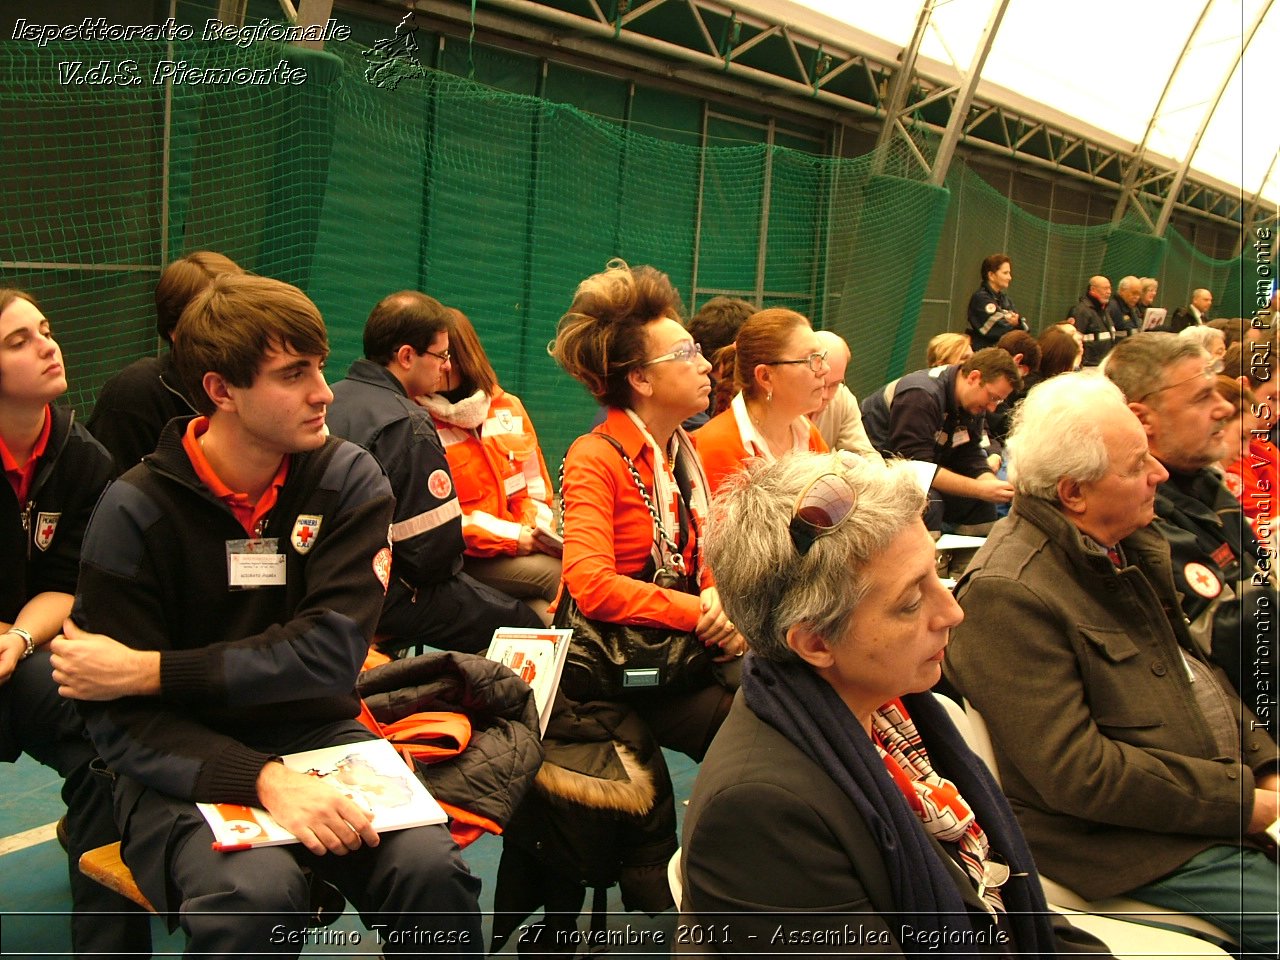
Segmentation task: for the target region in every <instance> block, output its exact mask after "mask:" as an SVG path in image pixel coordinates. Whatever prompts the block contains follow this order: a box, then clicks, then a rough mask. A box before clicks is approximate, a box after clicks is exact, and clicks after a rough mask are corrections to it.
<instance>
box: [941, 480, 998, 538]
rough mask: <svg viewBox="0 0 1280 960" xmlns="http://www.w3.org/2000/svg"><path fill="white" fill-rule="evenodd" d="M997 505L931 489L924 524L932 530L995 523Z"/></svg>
mask: <svg viewBox="0 0 1280 960" xmlns="http://www.w3.org/2000/svg"><path fill="white" fill-rule="evenodd" d="M995 520H996V505H995V504H994V503H988V502H987V501H985V500H976V499H974V498H973V497H953V496H949V495H948V494H945V493H939V492H938V491H937V490H930V491H929V505H928V507H926V508H925V511H924V525H925V526H926V527H927V528H928V529H930V530H935V531H936V530H943V529H951V530H954V529H955V528H956V527H964V526H974V525H976V524H980V523H995Z"/></svg>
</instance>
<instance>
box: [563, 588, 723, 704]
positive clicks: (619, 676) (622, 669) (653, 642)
mask: <svg viewBox="0 0 1280 960" xmlns="http://www.w3.org/2000/svg"><path fill="white" fill-rule="evenodd" d="M552 626H555V627H559V628H562V629H571V630H573V641H572V643H570V644H569V653H568V657H567V659H566V660H565V664H564V674H563V676H562V677H561V679H560V689H562V690H563V691H564V692H565V695H566V696H568V697H569V698H570V699H572V700H576V701H578V702H579V703H581V702H583V701H586V700H618V699H622V698H624V697H627V696H629V695H632V694H636V693H642V692H644V691H652V690H664V691H669V692H680V691H687V690H697V689H699V688H701V687H705V686H707V685H708V684H710V683H712V682H713V678H714V674H713V670H712V668H713V666H714V663H713V661H712V659H711V653H710V652H709V651H708V649H707V647H705V646H704V645H703V643H702V641H701V640H699V639H698V636H697V634H695V633H694V632H693V631H691V630H673V629H671V628H669V627H639V626H635V625H633V624H626V623H607V622H604V621H601V620H592V619H591V618H590V617H588V616H586V615H585V614H583V612H582V611H581V610H580V609H579V608H578V603H577V601H576V600H574V599H573V597H572V595H570V593H569V591H568V590H567V589H566V590H562V591H561V593H560V606H558V607H557V608H556V615H555V620H554V621H553V622H552Z"/></svg>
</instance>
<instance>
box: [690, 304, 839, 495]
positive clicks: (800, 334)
mask: <svg viewBox="0 0 1280 960" xmlns="http://www.w3.org/2000/svg"><path fill="white" fill-rule="evenodd" d="M734 349H735V359H734V383H735V384H736V385H737V388H738V391H739V393H738V395H737V396H736V397H734V398H733V403H731V404H730V406H729V409H728V410H726V411H724V412H723V413H720V414H717V415H716V416H715V417H713V418H712V419H711V422H709V423H708V424H707V425H706V426H705V427H703V428H702V429H700V430H699V431H698V434H697V444H698V453H699V455H700V456H701V457H702V463H703V465H704V466H705V467H706V470H707V481H708V483H710V484H711V490H712V492H714V491H715V490H717V489H718V488H719V487H720V484H721V482H722V481H723V480H724V478H725V477H726V476H728V475H729V474H730V473H734V472H736V471H738V470H741V469H742V465H743V461H745V460H748V459H750V458H752V457H760V458H761V459H763V460H768V461H772V460H774V459H776V458H778V457H780V456H782V455H783V454H785V453H790V452H792V451H814V452H825V451H826V449H827V445H826V443H825V442H824V441H823V439H822V434H821V433H819V432H818V428H817V427H815V426H814V425H813V424H812V423H811V422H810V421H809V419H808V417H807V416H806V415H807V414H810V413H813V412H814V411H816V410H817V409H818V408H819V407H821V406H822V392H823V389H824V387H825V386H826V378H827V372H828V369H829V368H828V367H827V352H826V351H825V350H823V349H822V343H821V341H820V340H819V339H818V335H817V334H816V333H815V332H814V330H813V328H812V327H810V326H809V321H808V320H807V319H805V317H804V316H803V315H801V314H799V313H796V312H795V311H794V310H784V309H782V308H776V307H775V308H772V309H769V310H761V311H760V312H759V313H756V314H754V315H752V317H751V318H750V319H749V320H748V321H747V322H746V323H744V324H743V325H742V329H740V330H739V331H738V339H737V340H736V341H735V342H734Z"/></svg>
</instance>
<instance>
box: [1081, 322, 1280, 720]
mask: <svg viewBox="0 0 1280 960" xmlns="http://www.w3.org/2000/svg"><path fill="white" fill-rule="evenodd" d="M1220 369H1221V365H1220V364H1219V363H1217V362H1216V361H1214V360H1213V359H1212V358H1211V357H1210V356H1209V354H1207V353H1206V352H1205V350H1204V348H1203V347H1201V346H1200V345H1199V344H1198V343H1196V342H1195V341H1194V340H1191V339H1189V338H1186V337H1182V336H1175V335H1173V334H1170V333H1150V334H1144V335H1143V336H1141V337H1135V338H1134V339H1132V340H1129V341H1126V342H1125V343H1123V344H1121V345H1120V346H1119V347H1117V348H1116V349H1115V350H1114V351H1113V352H1112V354H1111V356H1110V357H1109V358H1108V360H1107V363H1106V364H1105V366H1104V367H1103V371H1104V372H1105V374H1106V376H1107V377H1109V378H1110V379H1111V380H1112V381H1113V382H1114V383H1115V384H1116V385H1117V386H1118V387H1119V388H1120V390H1121V392H1123V393H1124V395H1125V397H1126V398H1127V399H1128V403H1129V409H1130V410H1132V411H1133V412H1134V414H1136V415H1137V417H1138V420H1139V421H1140V422H1141V423H1142V426H1143V428H1144V430H1145V431H1146V435H1147V440H1148V441H1149V443H1150V444H1151V453H1152V455H1153V456H1154V457H1156V459H1158V460H1159V461H1160V462H1161V463H1162V464H1163V465H1164V466H1165V468H1166V469H1167V470H1168V471H1169V478H1168V479H1167V480H1165V481H1164V482H1163V483H1161V484H1160V486H1159V487H1158V488H1157V490H1156V501H1155V504H1156V523H1155V525H1156V529H1158V530H1159V531H1160V532H1161V533H1162V534H1164V536H1165V538H1166V539H1167V540H1168V541H1169V546H1170V550H1171V551H1172V554H1173V579H1174V584H1175V586H1177V588H1178V593H1179V594H1180V597H1181V605H1182V613H1183V615H1184V616H1185V617H1186V618H1187V620H1188V623H1189V624H1190V629H1191V633H1192V634H1193V635H1194V636H1195V638H1196V640H1197V642H1198V643H1199V644H1200V646H1201V647H1202V648H1203V649H1205V650H1210V651H1211V652H1212V657H1213V659H1214V661H1215V662H1216V663H1217V664H1219V665H1220V666H1221V667H1222V668H1223V669H1224V670H1225V671H1226V672H1227V676H1228V677H1229V678H1230V680H1231V683H1232V685H1233V686H1234V687H1235V689H1236V690H1237V691H1239V693H1240V695H1241V697H1243V699H1244V702H1245V704H1246V705H1247V706H1248V707H1249V708H1250V709H1251V710H1253V711H1254V712H1255V713H1256V714H1257V715H1258V717H1259V719H1260V721H1261V722H1262V723H1263V724H1264V725H1265V726H1266V729H1267V730H1268V731H1270V732H1271V733H1273V734H1274V733H1275V726H1274V723H1275V717H1276V706H1277V705H1276V689H1277V688H1276V682H1277V676H1276V649H1275V643H1274V636H1273V631H1272V630H1271V624H1272V622H1273V617H1274V615H1275V606H1276V604H1277V603H1278V602H1280V597H1277V595H1276V591H1275V586H1274V580H1273V579H1272V577H1271V564H1272V561H1273V557H1272V555H1271V550H1270V548H1269V546H1267V545H1266V544H1262V543H1259V542H1258V541H1257V540H1255V539H1254V537H1253V535H1252V529H1251V527H1250V526H1249V524H1248V523H1246V522H1245V521H1244V519H1243V517H1242V515H1241V504H1240V501H1239V500H1237V499H1236V498H1235V497H1234V496H1233V495H1232V494H1231V492H1230V491H1228V490H1227V488H1226V486H1225V485H1224V484H1223V482H1222V475H1221V474H1220V473H1219V472H1218V471H1217V470H1216V469H1215V467H1214V465H1215V464H1217V463H1218V462H1219V461H1220V460H1221V459H1222V457H1223V456H1224V455H1225V453H1226V449H1227V437H1226V429H1225V428H1226V424H1227V422H1228V421H1227V418H1228V417H1230V416H1231V413H1232V406H1231V404H1230V403H1228V402H1227V401H1226V400H1224V399H1223V398H1222V396H1221V395H1220V394H1219V393H1218V391H1217V373H1218V371H1219V370H1220ZM1245 639H1248V640H1249V642H1248V643H1247V644H1246V643H1244V640H1245Z"/></svg>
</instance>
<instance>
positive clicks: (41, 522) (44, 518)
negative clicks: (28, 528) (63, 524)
mask: <svg viewBox="0 0 1280 960" xmlns="http://www.w3.org/2000/svg"><path fill="white" fill-rule="evenodd" d="M61 518H62V514H61V513H38V514H36V529H35V537H34V538H33V539H34V540H35V545H36V546H37V547H39V548H40V549H41V550H48V549H49V544H51V543H53V535H54V533H55V532H57V529H58V521H59V520H60V519H61Z"/></svg>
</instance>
